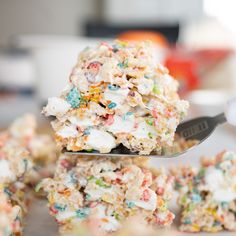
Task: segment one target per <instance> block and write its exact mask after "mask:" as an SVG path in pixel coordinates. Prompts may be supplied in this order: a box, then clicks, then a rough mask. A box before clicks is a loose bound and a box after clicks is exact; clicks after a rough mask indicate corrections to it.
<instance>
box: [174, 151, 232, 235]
mask: <svg viewBox="0 0 236 236" xmlns="http://www.w3.org/2000/svg"><path fill="white" fill-rule="evenodd" d="M173 172H174V174H175V176H176V183H175V187H176V189H177V190H178V191H179V199H178V203H179V205H180V206H181V208H182V210H181V226H180V230H181V231H186V232H200V231H206V232H218V231H222V230H229V231H236V188H235V186H236V155H235V153H233V152H226V151H224V152H222V153H220V154H218V155H217V156H216V157H214V158H213V159H204V160H203V161H202V164H201V168H200V169H199V170H196V169H193V168H190V167H183V168H179V169H178V170H175V171H173Z"/></svg>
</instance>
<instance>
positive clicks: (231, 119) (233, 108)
mask: <svg viewBox="0 0 236 236" xmlns="http://www.w3.org/2000/svg"><path fill="white" fill-rule="evenodd" d="M224 114H225V117H226V120H227V122H228V123H229V124H231V125H234V126H236V97H235V98H233V99H231V100H229V101H228V102H227V104H226V107H225V113H224Z"/></svg>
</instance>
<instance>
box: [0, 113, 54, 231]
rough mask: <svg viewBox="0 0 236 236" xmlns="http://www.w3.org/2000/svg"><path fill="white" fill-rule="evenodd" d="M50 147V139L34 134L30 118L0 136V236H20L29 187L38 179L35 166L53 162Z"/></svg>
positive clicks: (29, 196)
mask: <svg viewBox="0 0 236 236" xmlns="http://www.w3.org/2000/svg"><path fill="white" fill-rule="evenodd" d="M52 143H53V145H54V146H53V145H52ZM53 147H56V145H55V144H54V142H53V141H52V140H51V139H50V138H48V137H47V136H44V135H38V134H37V133H36V120H35V117H34V116H32V115H25V116H22V117H20V118H18V119H16V120H15V121H14V122H13V123H12V125H11V126H10V127H9V128H8V129H6V130H4V131H2V132H0V235H1V236H19V235H22V221H23V218H24V216H25V215H26V213H27V209H28V203H29V202H30V200H31V198H32V192H31V186H32V185H34V184H35V183H36V182H38V181H39V180H41V178H42V176H41V173H40V172H39V164H38V165H37V166H36V165H35V163H39V161H38V160H42V161H41V162H42V163H43V164H42V165H43V166H46V163H51V162H52V161H54V162H55V154H56V152H55V148H53ZM47 158H49V160H46V159H47ZM44 163H45V164H44ZM46 176H47V175H46Z"/></svg>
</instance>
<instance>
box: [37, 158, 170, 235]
mask: <svg viewBox="0 0 236 236" xmlns="http://www.w3.org/2000/svg"><path fill="white" fill-rule="evenodd" d="M138 159H139V158H136V161H134V160H135V158H134V159H131V158H119V159H116V158H105V157H96V156H94V157H78V156H76V155H73V156H71V155H70V156H66V155H62V156H61V157H60V158H59V160H58V163H57V168H56V172H55V176H54V178H51V179H45V180H43V181H42V182H41V183H40V185H39V187H38V189H39V188H43V189H44V191H46V193H47V196H48V201H49V209H50V213H51V215H53V216H54V217H55V218H56V221H57V222H58V223H59V225H60V232H66V231H70V230H71V229H73V228H74V227H75V226H76V225H77V224H79V223H84V222H86V223H91V224H93V223H94V224H93V225H94V226H95V225H96V229H97V230H101V232H103V233H104V232H107V233H108V232H116V231H117V230H119V229H120V228H121V227H122V225H123V224H124V223H125V221H129V219H131V218H132V217H134V216H139V219H140V222H142V223H144V224H147V225H149V226H152V227H156V228H163V227H168V226H170V225H171V223H172V221H173V219H174V214H173V213H172V212H170V211H169V209H168V202H169V200H170V199H171V195H172V183H173V178H172V177H170V176H167V175H165V174H164V173H162V172H158V171H152V170H150V169H149V168H148V167H147V166H145V162H144V161H143V159H142V158H141V160H140V161H139V160H138ZM136 223H137V222H136Z"/></svg>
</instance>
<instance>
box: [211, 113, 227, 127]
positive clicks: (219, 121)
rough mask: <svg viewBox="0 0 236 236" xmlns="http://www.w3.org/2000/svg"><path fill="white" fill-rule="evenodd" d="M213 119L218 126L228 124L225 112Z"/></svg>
mask: <svg viewBox="0 0 236 236" xmlns="http://www.w3.org/2000/svg"><path fill="white" fill-rule="evenodd" d="M213 119H214V121H215V123H216V124H217V125H220V124H223V123H225V122H227V119H226V116H225V113H223V112H222V113H220V114H219V115H216V116H214V117H213Z"/></svg>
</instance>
